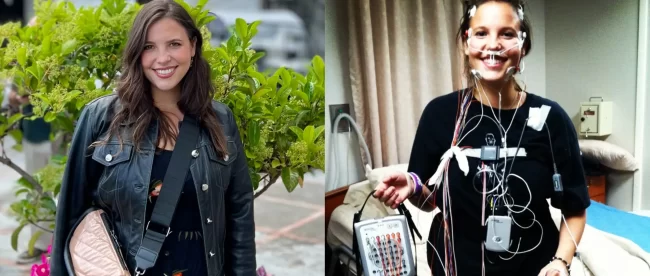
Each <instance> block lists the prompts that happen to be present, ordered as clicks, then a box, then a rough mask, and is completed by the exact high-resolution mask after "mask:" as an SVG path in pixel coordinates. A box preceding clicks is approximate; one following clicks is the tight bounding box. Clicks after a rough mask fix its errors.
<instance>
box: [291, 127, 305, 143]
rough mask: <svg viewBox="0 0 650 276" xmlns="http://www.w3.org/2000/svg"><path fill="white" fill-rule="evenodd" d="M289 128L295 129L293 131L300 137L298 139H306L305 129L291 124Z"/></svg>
mask: <svg viewBox="0 0 650 276" xmlns="http://www.w3.org/2000/svg"><path fill="white" fill-rule="evenodd" d="M289 129H290V130H291V131H293V133H295V134H296V136H297V137H298V140H304V139H303V131H302V129H300V128H299V127H295V126H290V127H289Z"/></svg>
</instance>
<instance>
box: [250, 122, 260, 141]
mask: <svg viewBox="0 0 650 276" xmlns="http://www.w3.org/2000/svg"><path fill="white" fill-rule="evenodd" d="M248 142H249V143H250V145H251V146H257V145H258V144H259V143H260V125H259V123H258V122H257V121H251V122H249V123H248Z"/></svg>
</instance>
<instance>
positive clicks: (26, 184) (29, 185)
mask: <svg viewBox="0 0 650 276" xmlns="http://www.w3.org/2000/svg"><path fill="white" fill-rule="evenodd" d="M18 185H20V186H22V187H24V188H27V189H30V190H34V186H33V185H32V183H30V182H29V181H27V179H25V178H24V177H21V178H20V179H18Z"/></svg>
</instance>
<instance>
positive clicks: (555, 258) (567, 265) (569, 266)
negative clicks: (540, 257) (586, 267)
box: [551, 256, 571, 271]
mask: <svg viewBox="0 0 650 276" xmlns="http://www.w3.org/2000/svg"><path fill="white" fill-rule="evenodd" d="M555 260H560V261H562V262H563V263H564V265H565V266H566V270H567V271H569V270H571V265H570V264H569V262H567V261H566V260H564V259H562V258H560V257H558V256H553V257H552V258H551V262H553V261H555Z"/></svg>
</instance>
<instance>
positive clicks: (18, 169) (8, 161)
mask: <svg viewBox="0 0 650 276" xmlns="http://www.w3.org/2000/svg"><path fill="white" fill-rule="evenodd" d="M0 163H2V164H4V165H6V166H7V167H9V168H11V169H13V170H14V171H16V172H17V173H18V174H20V176H22V177H24V178H25V179H26V180H27V181H28V182H29V183H31V184H32V186H34V190H36V191H37V192H38V193H39V194H42V193H43V187H41V185H40V184H39V183H38V181H36V179H34V177H32V176H31V175H30V174H29V173H27V172H26V171H25V170H23V169H22V168H21V167H19V166H18V165H16V163H14V162H12V161H11V159H9V158H7V157H3V156H0Z"/></svg>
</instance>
